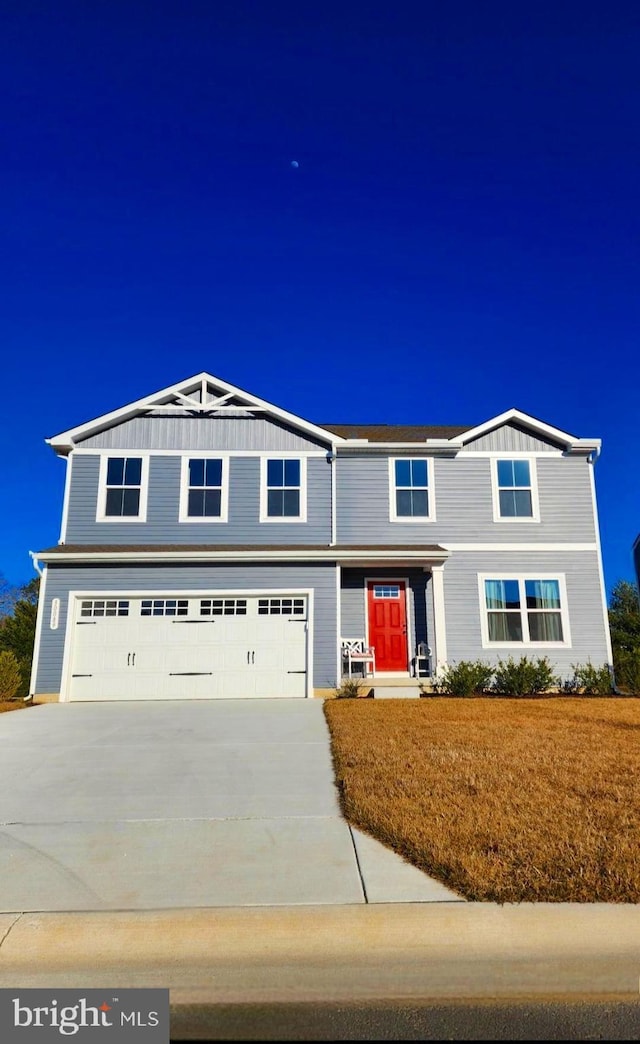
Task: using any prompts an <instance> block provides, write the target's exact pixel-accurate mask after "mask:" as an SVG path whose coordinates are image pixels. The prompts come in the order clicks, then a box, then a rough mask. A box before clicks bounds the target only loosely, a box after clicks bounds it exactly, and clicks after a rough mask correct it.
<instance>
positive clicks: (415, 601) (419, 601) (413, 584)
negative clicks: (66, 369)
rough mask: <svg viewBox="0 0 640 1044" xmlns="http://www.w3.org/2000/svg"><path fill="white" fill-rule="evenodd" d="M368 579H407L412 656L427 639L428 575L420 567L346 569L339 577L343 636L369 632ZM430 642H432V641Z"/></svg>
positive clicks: (359, 636)
mask: <svg viewBox="0 0 640 1044" xmlns="http://www.w3.org/2000/svg"><path fill="white" fill-rule="evenodd" d="M367 580H406V581H407V612H408V617H409V619H408V627H407V637H408V644H409V657H410V658H412V657H413V656H414V655H415V651H416V645H417V643H418V642H428V634H427V595H426V587H427V574H426V573H425V572H424V571H423V570H421V569H407V568H403V567H402V566H401V567H400V568H399V569H386V568H385V569H376V568H375V566H372V567H371V568H368V569H348V568H343V569H342V573H341V580H340V637H341V638H364V637H365V635H366V633H367V623H366V619H367V585H366V581H367ZM429 644H430V643H429Z"/></svg>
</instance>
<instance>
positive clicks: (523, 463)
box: [513, 460, 531, 486]
mask: <svg viewBox="0 0 640 1044" xmlns="http://www.w3.org/2000/svg"><path fill="white" fill-rule="evenodd" d="M513 484H514V486H530V485H531V479H530V476H529V461H528V460H514V461H513Z"/></svg>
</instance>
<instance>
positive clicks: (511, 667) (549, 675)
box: [492, 656, 560, 696]
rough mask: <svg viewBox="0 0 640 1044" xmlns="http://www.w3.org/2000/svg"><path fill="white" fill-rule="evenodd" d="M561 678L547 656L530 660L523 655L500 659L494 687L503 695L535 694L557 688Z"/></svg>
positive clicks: (495, 690) (494, 689)
mask: <svg viewBox="0 0 640 1044" xmlns="http://www.w3.org/2000/svg"><path fill="white" fill-rule="evenodd" d="M559 686H560V679H559V678H558V677H557V676H556V675H555V674H554V673H553V668H552V667H551V664H550V663H549V660H548V658H547V657H546V656H538V657H537V659H535V660H530V659H529V657H528V656H522V657H521V658H520V659H519V660H514V659H513V657H512V656H510V657H509V659H508V660H498V666H497V667H496V669H495V677H494V680H493V685H492V689H493V691H494V692H497V693H498V694H499V695H501V696H535V695H536V693H539V692H546V691H547V689H557V688H559Z"/></svg>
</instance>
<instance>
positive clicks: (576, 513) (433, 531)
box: [336, 449, 596, 545]
mask: <svg viewBox="0 0 640 1044" xmlns="http://www.w3.org/2000/svg"><path fill="white" fill-rule="evenodd" d="M415 455H416V457H419V456H420V452H419V450H418V449H417V450H416V454H415ZM493 466H494V462H493V460H492V459H491V458H489V457H474V456H473V455H472V454H467V455H461V456H458V457H453V458H447V457H436V458H434V460H433V466H432V472H433V474H432V476H431V482H432V491H433V494H434V496H435V513H436V520H435V521H433V522H391V521H390V520H389V497H390V489H389V456H388V455H387V456H379V457H378V456H374V457H372V456H365V455H363V456H361V457H360V456H349V457H338V461H337V478H336V490H337V493H336V500H337V518H338V537H337V539H338V543H339V544H350V543H362V544H376V543H379V544H408V545H410V544H440V543H442V544H445V545H446V544H447V543H449V542H451V543H456V542H459V543H471V542H475V543H485V542H491V541H495V542H496V543H534V542H539V543H551V542H558V541H570V542H572V543H573V542H579V543H587V542H592V541H594V542H595V539H596V529H595V519H594V514H593V504H592V499H591V483H590V478H589V468H590V467H592V465H591V464H589V463H588V461H587V459H586V458H585V457H582V456H575V457H569V456H568V457H553V456H550V457H537V458H536V467H537V476H538V494H539V503H540V522H522V521H515V522H504V521H500V522H495V521H494V518H493V500H492V487H491V468H492V467H493Z"/></svg>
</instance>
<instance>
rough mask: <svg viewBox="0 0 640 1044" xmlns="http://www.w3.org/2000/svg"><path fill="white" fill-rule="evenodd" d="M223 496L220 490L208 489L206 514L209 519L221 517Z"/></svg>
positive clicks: (206, 493)
mask: <svg viewBox="0 0 640 1044" xmlns="http://www.w3.org/2000/svg"><path fill="white" fill-rule="evenodd" d="M220 501H221V494H220V490H219V489H208V490H206V492H205V494H204V514H205V515H206V516H207V518H219V517H220Z"/></svg>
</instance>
